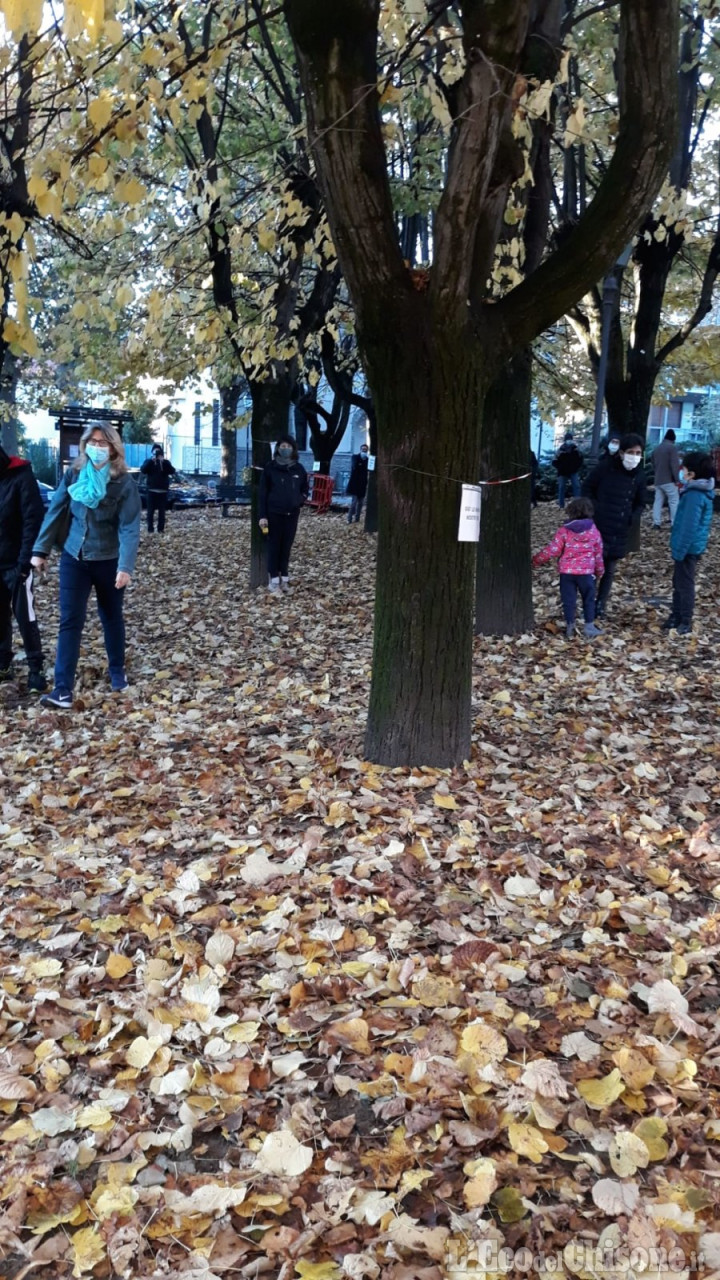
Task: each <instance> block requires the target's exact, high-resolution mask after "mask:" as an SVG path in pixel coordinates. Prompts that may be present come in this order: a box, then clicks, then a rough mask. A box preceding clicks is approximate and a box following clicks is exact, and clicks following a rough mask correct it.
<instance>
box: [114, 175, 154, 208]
mask: <svg viewBox="0 0 720 1280" xmlns="http://www.w3.org/2000/svg"><path fill="white" fill-rule="evenodd" d="M146 195H147V187H145V186H143V184H142V182H138V180H137V178H123V179H122V180H121V181H120V182H118V184H117V186H116V188H115V197H116V199H118V200H120V201H122V203H123V204H139V203H140V201H141V200H143V199H144V198H145V196H146Z"/></svg>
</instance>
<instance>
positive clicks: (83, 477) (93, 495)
mask: <svg viewBox="0 0 720 1280" xmlns="http://www.w3.org/2000/svg"><path fill="white" fill-rule="evenodd" d="M109 479H110V463H109V462H106V463H105V466H104V467H100V469H99V470H98V468H97V467H95V466H93V464H92V462H91V461H90V459H89V458H88V461H87V462H86V463H85V466H84V467H83V469H82V471H81V472H80V475H79V478H78V479H77V480H76V481H75V484H73V485H71V486H70V496H71V498H74V499H75V501H76V502H82V504H83V506H84V507H92V508H95V507H97V506H99V504H100V503H101V502H102V500H103V498H104V497H105V493H106V491H107V487H108V480H109Z"/></svg>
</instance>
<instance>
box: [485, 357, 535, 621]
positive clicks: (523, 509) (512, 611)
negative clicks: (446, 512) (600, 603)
mask: <svg viewBox="0 0 720 1280" xmlns="http://www.w3.org/2000/svg"><path fill="white" fill-rule="evenodd" d="M531 389H532V357H531V352H530V349H529V348H528V347H526V348H525V349H524V350H522V351H519V352H518V353H517V355H515V356H514V357H513V358H512V360H510V361H508V363H507V364H506V365H505V367H504V368H503V369H502V370H501V371H500V373H499V374H498V376H497V378H496V379H495V381H494V382H493V383H492V385H491V387H490V389H489V391H488V394H487V396H486V398H485V407H484V412H483V424H482V436H481V454H480V474H481V477H482V478H483V479H488V480H495V479H507V478H509V477H510V476H516V475H522V474H523V473H524V472H526V471H528V472H529V471H530V396H531ZM533 621H534V618H533V603H532V566H531V563H530V478H529V477H528V479H527V480H519V481H516V482H515V483H513V484H498V485H487V486H485V487H484V488H483V491H482V515H481V523H480V542H479V545H478V562H477V578H476V584H475V630H476V632H477V634H478V635H486V636H509V635H517V634H519V633H520V632H523V631H529V630H530V629H531V628H532V626H533Z"/></svg>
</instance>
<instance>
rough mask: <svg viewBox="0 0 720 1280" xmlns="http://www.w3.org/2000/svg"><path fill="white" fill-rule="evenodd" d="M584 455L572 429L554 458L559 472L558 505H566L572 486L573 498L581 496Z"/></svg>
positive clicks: (561, 506)
mask: <svg viewBox="0 0 720 1280" xmlns="http://www.w3.org/2000/svg"><path fill="white" fill-rule="evenodd" d="M582 464H583V456H582V454H581V452H580V450H579V449H578V447H577V445H576V444H575V441H574V439H573V434H572V431H567V432H566V433H565V439H564V441H563V443H562V444H561V446H560V448H559V450H558V452H557V453H556V454H555V457H554V458H553V466H554V468H555V470H556V471H557V473H558V506H559V507H560V509H561V510H562V508H563V507H564V506H565V491H566V489H567V487H568V485H569V486H570V489H571V492H572V496H573V498H579V496H580V471H581V469H582Z"/></svg>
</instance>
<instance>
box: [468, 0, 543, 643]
mask: <svg viewBox="0 0 720 1280" xmlns="http://www.w3.org/2000/svg"><path fill="white" fill-rule="evenodd" d="M564 12H565V0H547V2H546V3H542V4H538V5H536V6H535V11H534V13H533V15H532V18H531V21H530V26H529V30H528V37H527V40H526V42H525V50H524V58H525V62H524V64H523V67H522V71H523V74H524V76H525V78H526V80H527V82H528V90H527V91H526V93H525V94H524V96H523V98H522V99H521V101H520V103H519V104H518V111H519V113H520V115H521V116H522V118H523V119H522V124H523V126H524V129H525V132H526V140H527V165H526V166H524V167H523V171H522V173H521V175H520V179H519V181H518V182H516V183H514V185H513V188H512V190H511V191H510V194H509V201H508V208H507V210H506V213H505V225H504V228H503V232H502V233H501V236H500V239H499V241H498V246H497V250H496V271H495V274H496V276H497V277H499V281H498V283H499V284H502V283H503V278H504V274H505V273H508V274H509V275H510V278H511V280H513V279H514V280H516V281H517V280H518V279H519V278H520V277H521V276H522V277H525V276H527V275H532V273H533V271H535V270H536V269H537V267H538V266H539V265H540V262H541V261H542V258H543V255H544V253H545V249H546V245H547V236H548V228H549V225H550V212H551V205H552V195H553V184H552V162H551V147H552V144H553V140H554V139H553V134H554V127H553V116H554V98H555V93H554V89H555V82H556V80H557V78H558V74H559V70H560V67H561V54H562V40H561V24H562V19H563V15H564ZM518 225H519V227H520V236H518ZM532 372H533V363H532V351H531V349H530V347H529V346H527V347H525V348H524V349H522V350H519V351H515V352H514V353H513V354H512V356H511V357H510V359H509V360H508V361H507V363H506V364H505V365H504V367H503V368H502V369H501V370H500V372H499V373H498V375H497V377H496V378H495V380H494V381H493V383H492V385H491V387H490V389H489V391H488V393H487V396H486V400H485V407H484V412H483V421H482V431H481V455H480V466H481V476H482V477H483V478H484V479H486V480H489V481H491V482H492V481H493V480H495V479H499V480H502V479H506V480H510V481H511V483H509V484H503V483H501V484H493V483H490V484H488V485H486V487H485V488H484V489H483V510H482V535H481V538H480V542H479V544H478V560H477V574H476V581H475V630H476V632H477V633H478V634H481V635H516V634H519V633H520V632H523V631H529V630H530V628H531V627H532V625H533V620H534V619H533V600H532V566H531V560H530V475H529V473H530V470H531V468H530V411H531V401H532ZM514 476H525V479H524V480H519V479H518V480H514V481H513V480H512V477H514Z"/></svg>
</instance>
